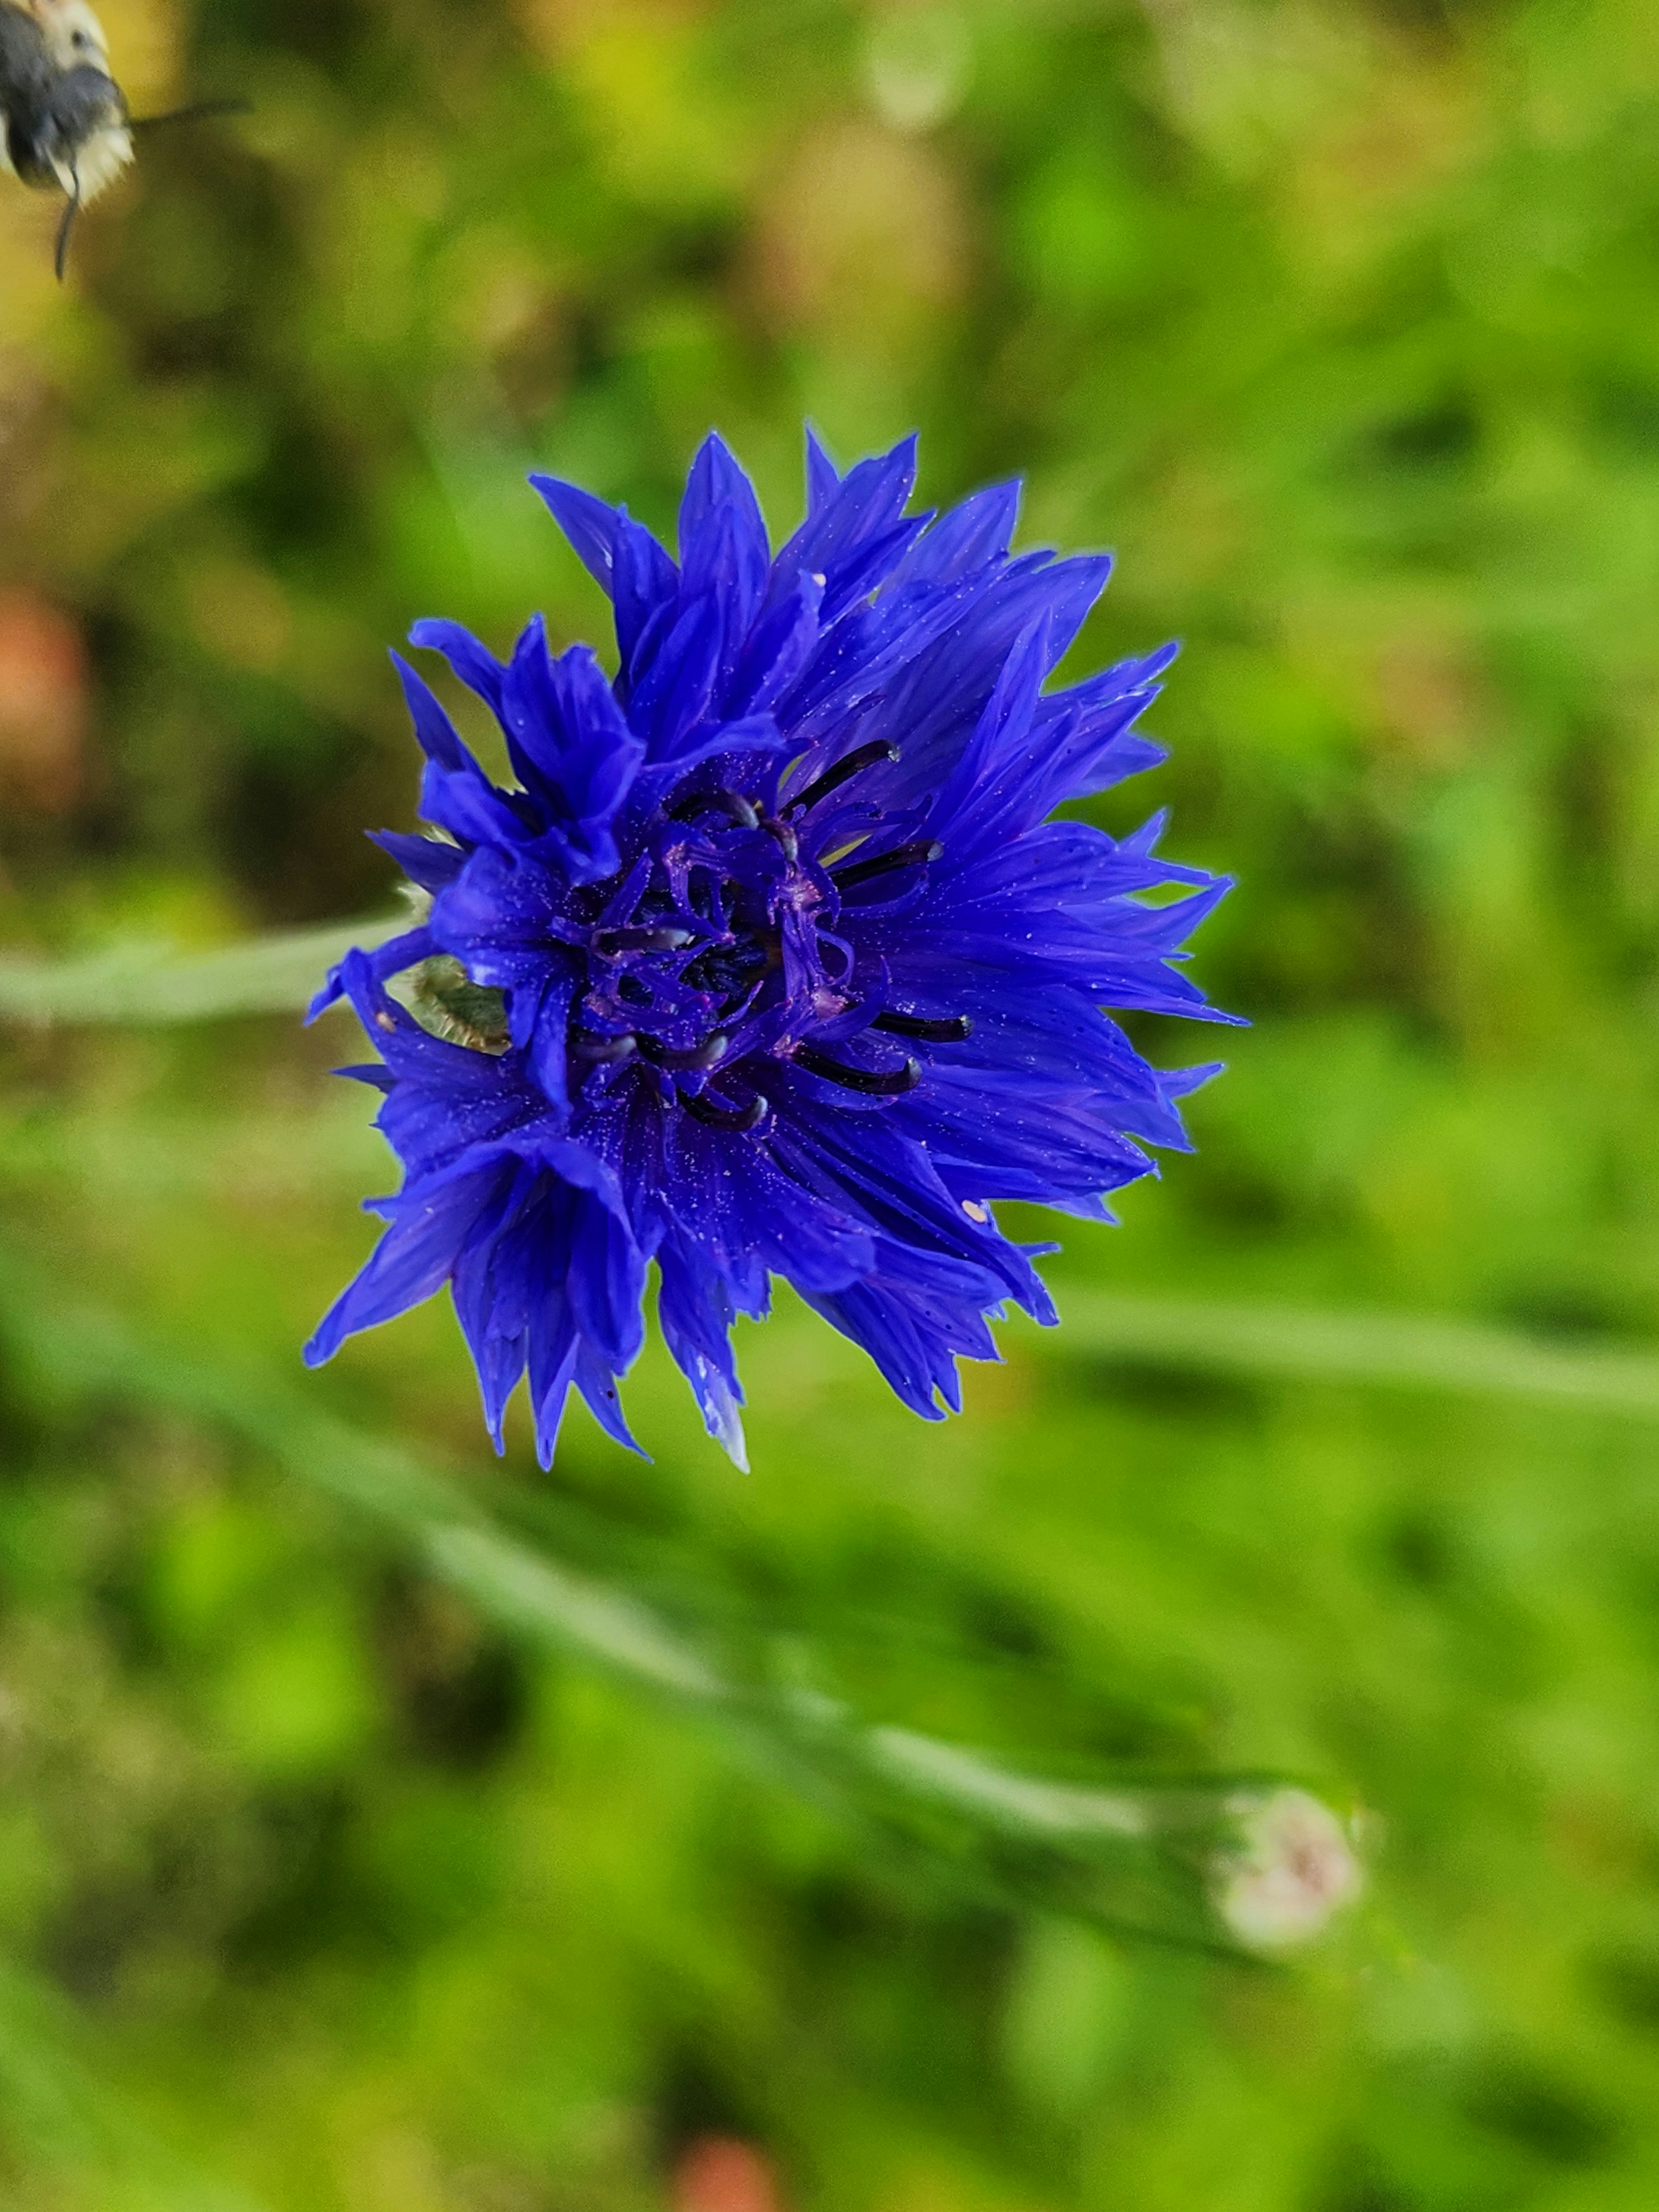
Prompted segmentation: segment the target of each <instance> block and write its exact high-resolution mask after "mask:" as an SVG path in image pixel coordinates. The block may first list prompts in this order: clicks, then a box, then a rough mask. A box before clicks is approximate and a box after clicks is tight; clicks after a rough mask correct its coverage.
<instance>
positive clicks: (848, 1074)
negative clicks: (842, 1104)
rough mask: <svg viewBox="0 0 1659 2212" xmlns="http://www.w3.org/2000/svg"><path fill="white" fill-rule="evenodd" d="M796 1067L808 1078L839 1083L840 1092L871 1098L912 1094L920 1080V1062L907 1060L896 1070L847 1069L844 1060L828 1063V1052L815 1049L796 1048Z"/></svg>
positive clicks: (873, 1068) (878, 1068)
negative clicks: (808, 1076)
mask: <svg viewBox="0 0 1659 2212" xmlns="http://www.w3.org/2000/svg"><path fill="white" fill-rule="evenodd" d="M795 1065H796V1066H797V1067H804V1068H805V1070H806V1071H807V1073H808V1074H809V1075H818V1076H822V1077H823V1080H824V1081H825V1082H826V1083H838V1084H839V1085H841V1087H842V1090H843V1091H866V1092H868V1094H869V1095H870V1097H872V1098H896V1097H899V1095H900V1094H901V1093H902V1092H903V1091H914V1090H915V1087H916V1085H917V1084H918V1083H920V1082H921V1061H920V1060H905V1061H904V1062H903V1063H902V1065H901V1066H897V1067H848V1066H847V1064H846V1062H845V1061H844V1060H831V1059H830V1057H829V1054H828V1053H827V1052H820V1051H818V1049H817V1047H816V1046H815V1045H810V1044H798V1045H797V1046H796V1047H795Z"/></svg>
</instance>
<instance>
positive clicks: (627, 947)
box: [593, 929, 692, 960]
mask: <svg viewBox="0 0 1659 2212" xmlns="http://www.w3.org/2000/svg"><path fill="white" fill-rule="evenodd" d="M691 941H692V938H691V932H690V930H689V929H598V930H595V931H594V933H593V950H594V951H595V952H597V953H598V954H599V957H600V959H601V960H614V959H615V958H616V957H617V955H618V954H619V953H623V952H678V951H679V950H680V949H681V947H682V946H683V945H690V943H691Z"/></svg>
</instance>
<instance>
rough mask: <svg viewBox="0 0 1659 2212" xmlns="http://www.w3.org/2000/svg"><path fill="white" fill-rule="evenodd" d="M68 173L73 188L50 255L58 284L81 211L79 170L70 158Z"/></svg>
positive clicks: (66, 261) (67, 259)
mask: <svg viewBox="0 0 1659 2212" xmlns="http://www.w3.org/2000/svg"><path fill="white" fill-rule="evenodd" d="M70 177H71V178H72V179H74V184H75V189H74V191H72V192H71V193H70V196H69V204H68V205H67V206H66V207H65V208H64V220H63V221H62V222H60V223H59V224H58V251H57V252H56V253H55V254H54V255H53V256H52V267H53V268H54V269H55V270H57V272H58V283H60V284H61V283H63V281H64V269H65V267H66V266H67V265H68V262H69V242H70V231H71V230H73V229H74V228H75V218H76V216H77V215H79V214H80V212H81V172H80V170H79V169H78V168H77V167H76V165H75V162H74V160H73V159H72V158H71V160H70Z"/></svg>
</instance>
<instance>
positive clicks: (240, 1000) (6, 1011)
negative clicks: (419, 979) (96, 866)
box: [0, 915, 409, 1029]
mask: <svg viewBox="0 0 1659 2212" xmlns="http://www.w3.org/2000/svg"><path fill="white" fill-rule="evenodd" d="M408 926H409V921H408V916H407V915H396V916H393V917H392V918H391V919H385V918H377V919H375V920H374V921H357V922H331V923H330V924H329V925H328V927H326V928H323V929H301V930H295V931H292V932H289V933H283V934H281V935H276V936H270V937H254V938H250V939H247V940H246V942H245V943H243V944H240V945H225V946H223V947H222V948H221V949H219V950H217V951H212V952H193V953H181V952H179V951H177V950H176V949H174V948H173V946H170V945H162V944H155V943H138V942H134V943H131V944H128V945H114V946H112V947H111V948H110V949H109V950H108V951H103V952H96V953H92V954H89V955H88V957H86V958H84V959H80V960H60V961H37V960H19V959H15V958H11V957H0V1020H5V1021H13V1022H19V1023H26V1024H28V1025H29V1026H31V1027H33V1028H36V1029H52V1028H64V1027H69V1026H72V1025H74V1024H81V1023H111V1022H115V1023H168V1022H201V1021H210V1020H212V1019H215V1018H217V1017H220V1016H222V1015H228V1014H281V1013H297V1012H301V1010H302V1009H303V1008H304V1007H305V1006H307V1004H308V1003H309V1001H310V1000H311V997H312V995H313V993H314V992H315V991H316V989H317V987H318V986H319V983H320V982H321V981H322V979H323V977H324V975H325V973H326V972H327V970H328V969H329V968H330V966H331V964H332V963H334V962H335V961H336V960H337V959H339V958H340V957H341V956H342V955H343V953H345V952H348V951H349V950H350V949H351V947H352V946H353V945H364V946H372V945H381V944H384V943H385V941H386V939H387V938H389V937H393V936H395V935H396V934H397V933H398V930H400V929H404V928H407V927H408Z"/></svg>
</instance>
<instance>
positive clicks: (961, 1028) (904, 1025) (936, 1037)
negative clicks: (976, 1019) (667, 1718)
mask: <svg viewBox="0 0 1659 2212" xmlns="http://www.w3.org/2000/svg"><path fill="white" fill-rule="evenodd" d="M870 1026H871V1028H872V1030H886V1031H887V1032H888V1034H889V1035H890V1036H903V1037H918V1038H920V1039H921V1042H922V1043H923V1044H960V1043H961V1042H962V1041H963V1038H964V1037H967V1036H972V1035H973V1032H974V1024H973V1023H972V1022H971V1021H970V1020H969V1018H968V1016H967V1015H966V1014H951V1015H949V1016H947V1017H946V1018H945V1020H943V1021H937V1022H935V1021H929V1020H928V1019H927V1017H926V1016H925V1015H923V1014H878V1015H877V1016H876V1018H875V1019H874V1021H872V1023H871V1024H870Z"/></svg>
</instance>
